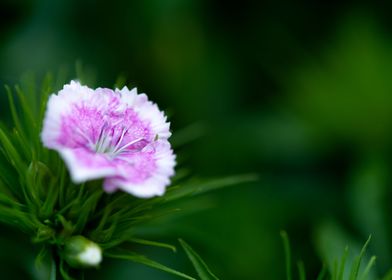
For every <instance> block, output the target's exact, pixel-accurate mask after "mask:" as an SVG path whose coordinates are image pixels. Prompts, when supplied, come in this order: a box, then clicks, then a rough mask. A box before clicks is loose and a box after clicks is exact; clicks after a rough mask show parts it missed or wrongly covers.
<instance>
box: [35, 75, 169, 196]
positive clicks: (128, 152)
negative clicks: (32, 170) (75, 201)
mask: <svg viewBox="0 0 392 280" xmlns="http://www.w3.org/2000/svg"><path fill="white" fill-rule="evenodd" d="M169 129H170V123H168V122H166V116H165V115H164V114H163V112H161V111H160V110H159V108H158V106H157V105H156V104H154V103H152V102H151V101H149V100H148V98H147V96H146V95H145V94H138V93H137V90H136V89H132V90H129V89H128V88H127V87H124V88H123V89H121V90H119V89H115V90H111V89H107V88H97V89H95V90H93V89H90V88H88V87H87V86H82V85H81V84H80V83H79V82H75V81H71V83H70V84H67V85H65V86H64V88H63V89H62V90H60V91H59V92H58V94H52V95H51V96H50V98H49V100H48V104H47V108H46V114H45V119H44V123H43V130H42V133H41V139H42V142H43V144H44V146H46V147H47V148H50V149H54V150H56V151H58V152H59V154H60V156H61V157H62V158H63V159H64V161H65V163H66V166H67V167H68V169H69V171H70V175H71V179H72V181H73V182H75V183H82V182H85V181H88V180H93V179H100V178H104V183H103V186H104V189H105V190H106V191H107V192H113V191H115V190H117V189H121V190H123V191H125V192H128V193H130V194H133V195H135V196H138V197H145V198H147V197H152V196H156V195H162V194H163V193H164V192H165V188H166V186H167V185H169V184H170V177H171V176H172V175H173V174H174V166H175V155H174V154H173V151H172V149H171V145H170V143H169V142H168V138H169V137H170V135H171V133H170V130H169Z"/></svg>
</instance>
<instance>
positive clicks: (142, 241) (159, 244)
mask: <svg viewBox="0 0 392 280" xmlns="http://www.w3.org/2000/svg"><path fill="white" fill-rule="evenodd" d="M128 241H129V242H133V243H137V244H142V245H149V246H155V247H161V248H166V249H169V250H172V251H173V252H176V251H177V249H176V247H175V246H173V245H170V244H167V243H162V242H156V241H150V240H145V239H140V238H130V239H129V240H128Z"/></svg>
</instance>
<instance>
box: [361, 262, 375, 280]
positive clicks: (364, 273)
mask: <svg viewBox="0 0 392 280" xmlns="http://www.w3.org/2000/svg"><path fill="white" fill-rule="evenodd" d="M375 263H376V256H372V257H371V258H370V260H369V262H368V264H367V265H366V267H365V270H364V271H363V273H362V275H361V277H360V278H359V279H361V280H366V279H367V277H368V274H369V271H370V270H371V269H372V268H373V266H374V264H375Z"/></svg>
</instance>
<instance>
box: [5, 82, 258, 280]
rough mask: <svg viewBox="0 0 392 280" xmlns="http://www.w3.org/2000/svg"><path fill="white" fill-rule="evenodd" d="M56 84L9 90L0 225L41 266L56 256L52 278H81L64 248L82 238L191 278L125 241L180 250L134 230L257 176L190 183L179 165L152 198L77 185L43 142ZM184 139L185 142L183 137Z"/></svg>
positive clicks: (197, 261) (97, 184)
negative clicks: (21, 236) (24, 241)
mask: <svg viewBox="0 0 392 280" xmlns="http://www.w3.org/2000/svg"><path fill="white" fill-rule="evenodd" d="M53 84H54V83H53V78H52V76H50V75H48V76H47V77H46V78H45V80H44V81H43V83H42V84H41V85H40V86H39V87H37V86H36V85H35V84H32V80H28V82H27V83H25V86H15V88H14V89H11V88H10V87H8V86H7V87H6V92H7V96H8V99H9V106H10V112H11V116H12V120H11V125H8V126H7V125H5V124H1V125H0V171H1V172H0V222H1V223H4V224H8V225H10V226H12V227H14V228H17V229H19V230H21V231H23V232H24V233H26V234H27V235H29V236H30V237H31V240H32V242H33V243H35V244H36V245H37V246H40V247H41V250H40V252H39V254H38V255H37V263H40V262H43V261H44V260H45V257H46V256H47V255H51V259H52V265H51V269H50V272H49V273H50V278H51V279H55V277H56V275H61V276H62V277H63V278H64V279H73V278H74V277H82V276H81V275H82V274H81V273H82V272H81V273H79V272H76V271H74V270H73V269H72V268H71V267H69V266H68V264H67V263H66V262H64V260H63V259H62V253H63V250H64V244H65V243H66V241H67V240H68V239H70V238H71V237H74V236H78V235H81V236H84V237H86V238H88V239H89V240H91V241H93V242H95V243H97V244H99V246H100V247H101V248H102V249H103V250H104V256H106V257H108V258H115V259H126V260H131V261H133V262H137V263H141V264H144V265H147V266H150V267H153V268H156V269H159V270H162V271H165V272H168V273H172V274H175V275H177V276H180V277H183V278H186V279H194V278H192V277H190V276H187V275H185V274H183V273H181V272H178V271H175V270H173V269H171V268H168V267H166V266H165V265H163V264H160V263H157V262H155V261H153V260H150V259H149V258H147V257H145V256H142V255H140V254H138V253H137V252H134V251H130V250H128V249H126V247H127V246H126V244H128V243H137V244H141V245H146V246H156V247H164V248H168V249H170V250H172V251H174V252H175V251H176V248H175V247H174V246H172V245H169V244H164V243H160V242H156V241H150V240H145V239H142V238H139V237H137V236H135V232H136V231H137V228H138V227H140V226H142V225H143V224H145V223H147V222H149V221H151V220H153V219H155V218H158V217H160V216H162V215H167V214H170V213H173V212H175V211H176V208H175V206H174V205H173V202H174V201H177V200H179V199H182V198H185V197H190V196H193V195H199V194H202V193H204V192H206V191H211V190H215V189H219V188H221V187H224V186H229V185H234V184H238V183H241V182H246V181H250V180H254V179H255V178H254V176H233V177H227V178H221V179H215V180H198V179H186V177H185V178H184V176H181V174H185V173H184V172H182V171H181V168H180V170H179V172H178V174H179V176H177V177H175V178H174V179H173V185H172V186H171V187H169V188H168V189H167V193H166V194H165V195H164V196H162V197H155V198H151V199H139V198H135V197H133V196H130V195H128V194H125V193H115V194H105V193H104V192H103V191H102V187H101V181H99V180H98V181H93V182H87V183H83V184H80V185H76V184H74V183H72V182H71V180H70V178H69V176H68V173H67V170H66V167H65V165H64V163H63V161H62V160H61V159H60V158H59V156H58V154H57V153H55V152H53V151H49V150H47V149H45V148H44V147H43V146H42V144H41V142H40V131H41V127H42V123H41V122H42V120H43V117H44V113H45V106H46V102H47V99H48V96H49V93H51V92H54V91H55V90H57V88H53ZM8 127H11V128H8ZM181 137H182V138H183V139H187V137H186V136H185V135H182V136H181ZM188 138H189V137H188ZM190 138H192V137H190ZM180 142H183V141H180ZM181 245H182V246H183V248H184V250H185V251H186V253H187V255H188V257H189V258H190V259H191V261H192V263H193V264H194V266H195V268H196V270H197V272H198V273H199V274H200V275H202V276H203V277H202V279H216V277H215V276H213V274H212V273H211V272H210V270H209V269H208V268H207V266H206V265H205V263H204V262H203V261H202V260H201V258H200V257H199V256H198V255H197V254H196V253H195V252H194V251H193V250H192V249H191V248H190V247H189V245H187V244H186V243H185V242H183V241H181ZM57 260H59V261H57ZM56 262H59V263H58V264H56ZM56 267H58V268H59V269H56ZM207 275H208V277H210V278H206V277H207ZM213 277H215V278H213Z"/></svg>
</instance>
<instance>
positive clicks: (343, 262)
mask: <svg viewBox="0 0 392 280" xmlns="http://www.w3.org/2000/svg"><path fill="white" fill-rule="evenodd" d="M281 237H282V241H283V247H284V251H285V257H286V279H287V280H291V279H293V275H292V271H291V266H292V264H291V249H290V242H289V238H288V235H287V233H286V232H285V231H282V232H281ZM370 239H371V236H369V238H368V240H367V241H366V242H365V244H364V245H363V247H362V249H361V251H360V253H359V254H358V255H357V256H355V258H354V260H353V262H352V263H351V264H350V263H348V262H347V258H348V254H349V248H348V247H346V248H345V249H344V252H343V254H342V256H341V258H340V260H338V259H335V260H334V262H333V265H332V266H330V267H328V269H327V266H325V265H324V266H323V268H322V269H321V271H320V273H319V275H318V276H317V280H323V279H330V280H366V279H373V278H372V277H371V278H369V272H370V270H371V269H372V268H373V267H374V265H375V261H376V257H375V256H372V257H371V258H370V259H369V261H368V262H367V263H366V266H365V267H364V269H362V270H361V269H360V268H361V264H362V261H363V258H364V256H365V253H366V249H367V247H368V245H369V242H370ZM345 272H347V273H345ZM298 274H299V277H298V279H300V280H306V272H305V267H304V264H303V262H302V261H299V262H298Z"/></svg>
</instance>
